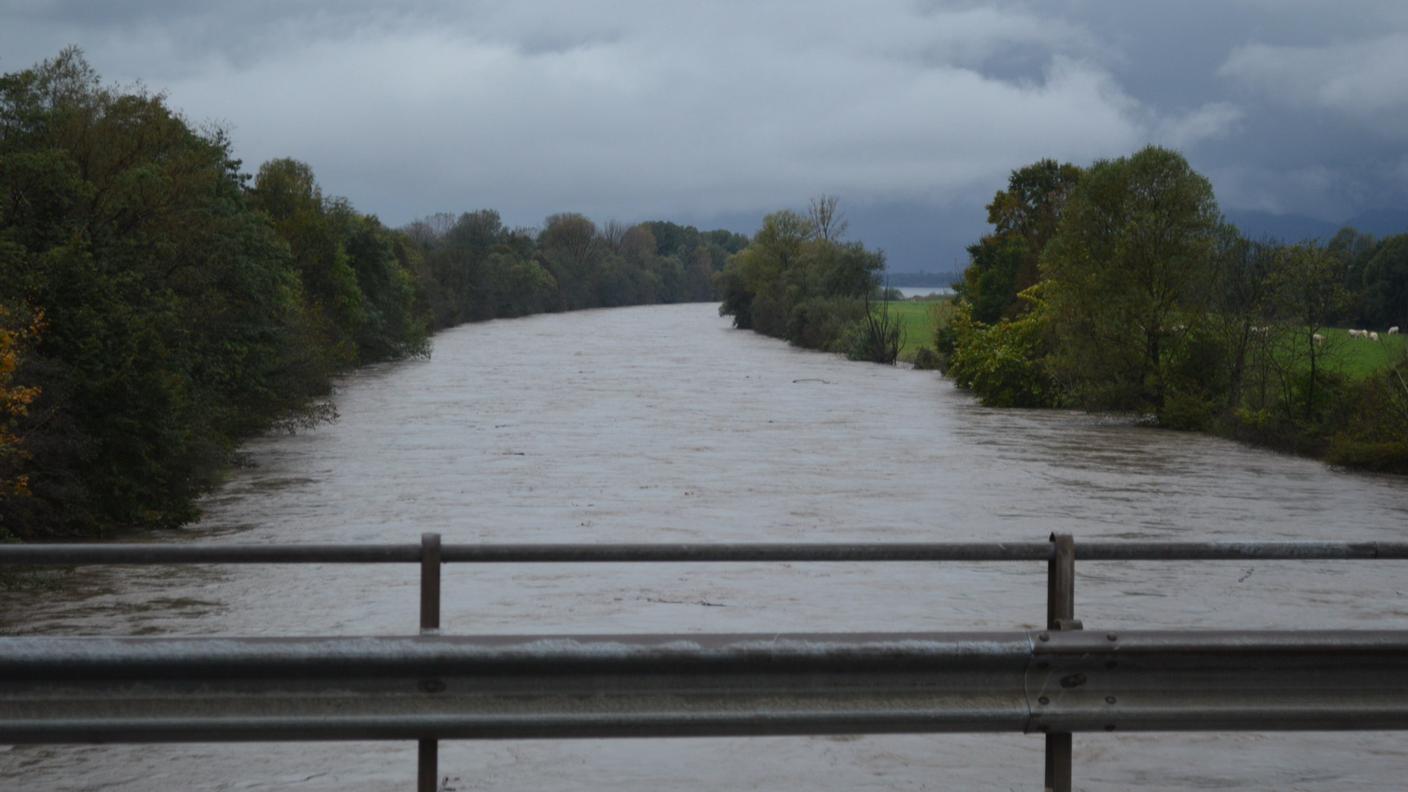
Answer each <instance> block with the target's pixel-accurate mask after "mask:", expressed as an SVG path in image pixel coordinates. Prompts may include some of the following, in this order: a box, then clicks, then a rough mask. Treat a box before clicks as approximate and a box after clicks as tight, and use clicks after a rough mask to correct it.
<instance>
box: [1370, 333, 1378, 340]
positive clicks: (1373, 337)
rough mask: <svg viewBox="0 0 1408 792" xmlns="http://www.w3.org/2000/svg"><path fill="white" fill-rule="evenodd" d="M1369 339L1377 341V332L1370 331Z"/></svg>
mask: <svg viewBox="0 0 1408 792" xmlns="http://www.w3.org/2000/svg"><path fill="white" fill-rule="evenodd" d="M1369 340H1370V341H1378V340H1379V334H1378V333H1370V334H1369Z"/></svg>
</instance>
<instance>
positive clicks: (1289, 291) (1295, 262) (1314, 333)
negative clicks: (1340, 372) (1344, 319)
mask: <svg viewBox="0 0 1408 792" xmlns="http://www.w3.org/2000/svg"><path fill="white" fill-rule="evenodd" d="M1277 253H1278V255H1277V257H1276V261H1275V265H1274V267H1275V268H1274V270H1273V271H1272V273H1271V283H1272V288H1273V289H1274V290H1275V300H1276V305H1277V312H1278V314H1279V315H1280V316H1281V317H1283V318H1284V319H1285V320H1286V321H1287V323H1288V325H1289V327H1290V330H1291V333H1290V339H1289V343H1288V344H1286V345H1285V347H1284V349H1283V350H1280V352H1281V354H1280V355H1279V356H1278V357H1279V362H1280V372H1281V381H1282V389H1283V398H1282V403H1283V404H1285V405H1286V406H1287V407H1288V408H1289V409H1291V410H1292V411H1293V412H1294V413H1295V414H1297V415H1298V416H1299V417H1300V418H1301V419H1302V420H1304V421H1306V422H1308V423H1314V422H1316V421H1317V420H1318V419H1319V417H1320V413H1321V411H1322V410H1323V409H1325V407H1326V406H1327V404H1326V396H1327V395H1328V394H1327V390H1326V383H1325V372H1324V359H1325V356H1326V352H1327V351H1328V350H1327V349H1326V343H1327V342H1326V340H1325V337H1324V334H1323V333H1322V332H1321V331H1322V330H1324V329H1325V328H1326V327H1327V326H1328V325H1329V323H1330V322H1331V321H1332V320H1333V319H1334V318H1335V317H1337V316H1340V315H1341V314H1342V313H1343V312H1344V310H1345V306H1346V305H1347V304H1348V303H1349V294H1348V292H1347V291H1346V290H1345V288H1344V279H1345V268H1346V265H1345V261H1344V260H1343V259H1342V258H1339V257H1337V256H1335V255H1333V254H1332V253H1330V252H1329V251H1328V250H1326V249H1325V248H1323V247H1321V246H1319V245H1316V244H1309V243H1307V244H1300V245H1293V246H1289V247H1284V248H1281V249H1280V250H1279V251H1277Z"/></svg>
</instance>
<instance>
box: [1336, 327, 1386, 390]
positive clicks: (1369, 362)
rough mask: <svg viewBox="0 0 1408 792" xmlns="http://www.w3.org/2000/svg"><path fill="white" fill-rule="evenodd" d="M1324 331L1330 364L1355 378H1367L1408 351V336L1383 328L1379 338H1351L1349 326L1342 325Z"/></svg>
mask: <svg viewBox="0 0 1408 792" xmlns="http://www.w3.org/2000/svg"><path fill="white" fill-rule="evenodd" d="M1320 334H1321V335H1323V336H1325V358H1326V366H1327V367H1328V368H1330V369H1332V370H1336V371H1340V372H1342V373H1344V374H1345V375H1346V376H1348V377H1349V378H1351V379H1363V378H1364V377H1367V376H1369V375H1370V374H1373V373H1374V372H1375V371H1378V370H1380V369H1382V368H1384V367H1386V366H1388V365H1390V364H1391V363H1394V362H1395V361H1398V360H1402V359H1403V355H1404V354H1405V353H1408V337H1405V336H1403V335H1401V334H1400V335H1384V333H1383V332H1382V331H1380V332H1379V340H1378V341H1370V340H1368V339H1363V338H1351V337H1350V335H1349V331H1348V330H1341V329H1338V328H1328V329H1325V330H1321V331H1320Z"/></svg>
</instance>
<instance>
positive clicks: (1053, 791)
mask: <svg viewBox="0 0 1408 792" xmlns="http://www.w3.org/2000/svg"><path fill="white" fill-rule="evenodd" d="M1081 626H1082V625H1081V623H1080V622H1079V621H1078V620H1077V619H1076V544H1075V539H1073V538H1072V537H1071V535H1070V534H1058V533H1053V534H1051V558H1050V560H1049V561H1047V565H1046V629H1048V630H1051V631H1058V630H1079V629H1080V628H1081ZM1046 789H1047V792H1071V735H1070V734H1069V733H1048V734H1047V735H1046Z"/></svg>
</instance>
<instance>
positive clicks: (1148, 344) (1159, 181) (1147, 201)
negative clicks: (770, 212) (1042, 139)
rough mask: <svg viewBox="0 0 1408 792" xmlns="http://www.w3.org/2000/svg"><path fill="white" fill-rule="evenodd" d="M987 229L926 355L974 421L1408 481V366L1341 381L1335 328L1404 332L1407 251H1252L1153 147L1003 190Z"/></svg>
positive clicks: (1346, 373)
mask: <svg viewBox="0 0 1408 792" xmlns="http://www.w3.org/2000/svg"><path fill="white" fill-rule="evenodd" d="M988 222H989V224H991V225H992V227H993V230H992V231H991V233H989V234H987V235H985V236H983V237H982V238H981V239H980V240H979V241H978V242H977V243H975V244H974V245H972V246H971V247H970V248H969V255H970V265H969V267H968V269H967V270H966V271H965V272H964V276H963V279H962V280H961V281H960V282H959V283H957V284H955V289H956V291H957V293H958V295H959V297H958V306H957V311H956V312H955V318H954V320H953V321H952V322H950V323H949V324H948V325H947V326H945V327H943V328H941V329H940V330H939V333H938V337H937V338H936V346H937V353H938V354H937V358H938V363H939V366H940V367H941V368H943V369H945V370H946V372H947V373H948V374H949V375H951V376H952V377H953V378H954V379H955V381H956V382H957V383H958V384H959V385H960V386H962V387H965V388H969V389H971V390H972V391H973V392H974V393H976V394H977V395H978V396H979V397H980V398H981V399H982V400H983V401H984V402H985V403H987V404H990V405H997V406H1029V407H1037V406H1066V407H1075V408H1082V409H1090V410H1121V411H1133V412H1137V413H1142V414H1146V415H1149V416H1151V417H1152V419H1153V420H1155V421H1156V422H1157V423H1158V424H1160V425H1162V426H1167V427H1172V428H1182V429H1199V430H1209V431H1214V432H1218V433H1220V434H1224V435H1228V436H1232V437H1237V438H1241V439H1246V440H1250V441H1254V442H1259V443H1264V444H1268V445H1273V446H1276V447H1281V448H1286V449H1290V450H1295V451H1299V452H1303V453H1308V454H1314V455H1320V456H1324V457H1326V458H1328V459H1329V460H1330V461H1332V462H1337V463H1343V464H1349V465H1357V466H1363V467H1369V468H1375V469H1382V470H1397V471H1408V358H1405V359H1400V360H1398V361H1397V362H1396V363H1393V364H1392V365H1388V366H1385V367H1382V368H1379V369H1377V370H1373V371H1367V372H1364V371H1354V370H1352V368H1351V367H1349V366H1346V365H1345V364H1344V361H1345V360H1346V359H1349V358H1350V357H1352V355H1349V354H1347V353H1352V352H1357V351H1359V350H1355V349H1348V348H1347V347H1346V343H1358V342H1357V341H1356V342H1347V341H1346V339H1347V338H1348V336H1347V335H1346V334H1344V333H1339V332H1335V331H1334V330H1333V329H1332V328H1337V327H1340V328H1346V327H1347V328H1356V327H1357V328H1377V330H1378V331H1379V332H1384V331H1386V330H1387V328H1389V327H1391V326H1398V327H1408V236H1393V237H1389V238H1386V239H1381V240H1376V239H1373V238H1371V237H1369V236H1367V235H1364V234H1361V233H1359V232H1357V231H1355V230H1353V229H1345V230H1343V231H1341V232H1340V233H1339V234H1338V235H1336V236H1335V237H1334V238H1333V239H1331V240H1329V241H1328V242H1326V243H1323V244H1322V243H1304V244H1294V245H1287V244H1281V243H1278V242H1274V241H1260V240H1249V239H1246V238H1244V237H1243V236H1242V235H1241V234H1240V233H1239V232H1238V230H1237V229H1236V228H1235V227H1233V226H1231V225H1229V224H1227V223H1226V222H1225V221H1224V220H1223V218H1222V215H1221V212H1220V211H1219V209H1218V206H1217V202H1216V200H1215V198H1214V196H1213V191H1212V186H1211V184H1210V183H1209V182H1208V180H1207V179H1206V178H1204V177H1203V176H1201V175H1200V174H1198V173H1197V172H1195V171H1194V170H1193V169H1192V168H1191V167H1190V166H1189V165H1188V163H1187V162H1186V161H1185V160H1184V159H1183V157H1181V156H1180V155H1178V154H1177V153H1175V152H1172V151H1169V150H1166V149H1162V148H1158V147H1148V148H1145V149H1143V150H1142V151H1139V152H1137V153H1136V154H1133V155H1131V156H1128V157H1121V158H1118V159H1111V160H1101V161H1098V162H1096V163H1094V164H1092V165H1091V166H1089V167H1088V168H1079V167H1076V166H1074V165H1070V164H1061V163H1057V162H1055V161H1051V160H1043V161H1041V162H1037V163H1034V164H1032V165H1029V166H1027V167H1025V168H1021V169H1019V170H1017V171H1014V172H1013V173H1012V174H1011V178H1010V179H1009V181H1008V184H1007V187H1006V189H1004V190H1000V191H999V192H997V194H996V195H995V196H994V199H993V202H992V203H991V204H990V205H989V206H988Z"/></svg>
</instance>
